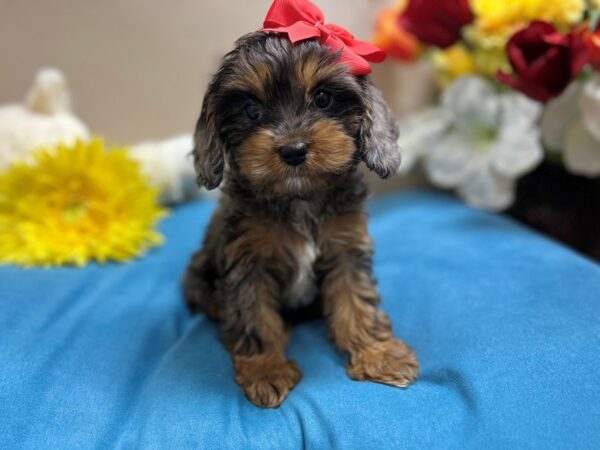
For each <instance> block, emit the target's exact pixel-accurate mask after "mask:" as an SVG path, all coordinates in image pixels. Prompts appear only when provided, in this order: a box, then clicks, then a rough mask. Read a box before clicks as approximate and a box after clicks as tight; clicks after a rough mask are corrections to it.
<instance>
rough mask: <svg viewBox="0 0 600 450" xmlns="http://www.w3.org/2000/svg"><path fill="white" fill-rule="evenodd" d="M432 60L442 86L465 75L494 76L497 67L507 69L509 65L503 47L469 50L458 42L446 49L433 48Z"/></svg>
mask: <svg viewBox="0 0 600 450" xmlns="http://www.w3.org/2000/svg"><path fill="white" fill-rule="evenodd" d="M432 61H433V67H434V68H435V70H436V76H437V81H438V83H439V84H440V85H441V86H442V87H447V86H449V85H450V84H452V82H454V80H456V79H457V78H460V77H463V76H465V75H471V74H477V75H480V76H482V77H486V78H495V77H496V72H497V71H498V70H499V69H502V70H508V66H509V63H508V59H507V58H506V52H505V50H504V48H498V49H486V50H482V49H479V48H475V49H472V50H469V49H468V48H467V47H466V46H465V45H463V44H460V43H459V44H456V45H453V46H452V47H450V48H448V49H446V50H434V51H433V52H432Z"/></svg>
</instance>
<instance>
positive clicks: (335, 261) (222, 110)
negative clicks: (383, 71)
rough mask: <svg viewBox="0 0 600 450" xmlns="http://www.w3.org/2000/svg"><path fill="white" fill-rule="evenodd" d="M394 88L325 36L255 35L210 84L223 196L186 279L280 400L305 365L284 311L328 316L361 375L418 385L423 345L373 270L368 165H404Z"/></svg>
mask: <svg viewBox="0 0 600 450" xmlns="http://www.w3.org/2000/svg"><path fill="white" fill-rule="evenodd" d="M396 130H397V127H396V124H395V122H394V119H393V118H392V116H391V113H390V111H389V108H388V107H387V105H386V104H385V102H384V100H383V98H382V96H381V93H380V92H379V91H378V90H377V89H376V88H375V87H374V86H373V85H372V84H371V82H370V81H369V79H368V77H366V76H356V75H354V74H353V73H351V71H350V70H349V68H348V66H347V65H345V64H342V63H341V62H340V60H339V53H335V52H331V51H329V50H328V49H327V48H326V47H325V46H323V45H321V43H320V42H318V41H315V40H304V41H302V42H299V43H296V44H292V43H291V42H290V41H289V40H288V39H286V38H285V37H282V36H279V35H276V34H270V33H265V32H256V33H251V34H249V35H246V36H244V37H242V38H241V39H240V40H239V41H238V42H237V43H236V46H235V49H234V50H233V51H231V52H230V53H229V54H227V55H226V56H225V58H224V60H223V63H222V66H221V68H220V69H219V70H218V72H217V74H216V75H215V76H214V78H213V80H212V81H211V83H210V85H209V87H208V91H207V93H206V96H205V98H204V103H203V107H202V112H201V115H200V118H199V120H198V124H197V128H196V132H195V150H194V157H195V167H196V170H197V174H198V181H199V183H200V184H201V185H203V186H205V187H206V188H208V189H214V188H216V187H217V186H219V185H220V184H221V182H222V181H223V180H224V183H223V186H222V192H223V195H222V198H221V200H220V205H219V208H218V210H217V211H216V213H215V214H214V217H213V218H212V221H211V223H210V225H209V227H208V230H207V233H206V237H205V240H204V244H203V247H202V249H201V250H200V251H198V252H197V253H196V254H195V255H194V256H193V257H192V261H191V263H190V266H189V269H188V272H187V275H186V279H185V295H186V297H187V301H188V302H189V304H190V305H191V306H192V307H193V308H196V309H200V310H202V311H203V312H205V313H206V314H207V315H208V316H209V317H211V318H214V319H218V320H219V321H220V322H221V326H222V336H223V341H224V344H225V346H226V348H227V349H228V350H229V351H230V352H231V354H232V357H233V366H234V368H235V373H236V381H237V383H238V384H239V385H240V386H241V388H242V390H243V391H244V393H245V394H246V396H247V397H248V399H249V400H250V401H251V402H252V403H254V404H255V405H258V406H261V407H277V406H279V405H280V404H281V403H282V402H283V400H284V399H285V398H286V396H287V395H288V394H289V393H290V390H291V389H292V388H293V387H294V386H295V385H296V384H297V383H298V382H299V381H300V379H301V377H302V375H301V372H300V370H299V369H298V367H297V365H296V364H295V363H294V362H293V361H290V360H287V359H286V356H285V345H286V340H287V335H288V332H287V329H286V322H285V321H284V318H283V316H282V314H285V312H287V311H293V310H299V309H302V308H306V307H312V308H313V309H317V310H318V311H320V313H321V314H323V315H324V316H325V317H327V319H328V320H329V326H330V334H331V338H332V339H333V341H334V342H335V344H336V346H337V347H338V348H339V350H341V351H343V352H347V353H348V354H349V357H350V358H349V364H348V367H347V372H348V375H349V376H350V377H351V378H353V379H355V380H369V381H374V382H379V383H385V384H389V385H392V386H407V385H408V384H409V383H411V382H412V381H413V380H414V379H415V377H416V376H417V372H418V362H417V358H416V357H415V354H414V353H413V351H412V350H411V349H410V348H409V347H408V346H407V345H406V344H404V343H403V342H402V341H401V340H399V339H395V338H394V337H393V335H392V328H391V326H390V321H389V319H388V317H387V316H386V314H385V313H384V312H383V311H382V310H381V309H379V308H378V304H379V302H380V299H379V295H378V293H377V289H376V284H375V280H374V278H373V273H372V257H373V247H372V242H371V239H370V238H369V235H368V233H367V216H366V214H365V212H364V211H363V206H364V203H365V199H366V196H367V188H366V186H365V183H364V182H363V180H362V178H361V175H360V174H359V173H358V172H357V168H358V166H359V164H360V163H361V162H364V163H365V164H366V165H367V167H368V168H370V169H371V170H373V171H375V172H376V173H377V174H378V175H379V176H381V177H382V178H387V177H389V176H390V175H392V174H393V173H395V172H396V170H397V168H398V166H399V164H400V154H399V149H398V147H397V142H396V141H397V131H396Z"/></svg>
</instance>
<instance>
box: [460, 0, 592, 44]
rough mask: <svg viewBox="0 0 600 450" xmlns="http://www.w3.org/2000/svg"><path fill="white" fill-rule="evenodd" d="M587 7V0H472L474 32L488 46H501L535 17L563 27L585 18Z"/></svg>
mask: <svg viewBox="0 0 600 450" xmlns="http://www.w3.org/2000/svg"><path fill="white" fill-rule="evenodd" d="M594 1H599V0H594ZM585 7H586V4H585V0H502V1H499V0H471V8H472V9H473V12H474V14H475V17H476V19H475V23H474V24H473V26H472V27H471V31H470V35H471V37H472V38H474V40H475V41H476V42H478V43H479V44H480V45H481V44H482V42H483V44H484V45H483V46H484V47H489V46H497V45H501V44H504V43H505V42H506V40H507V39H508V38H509V37H510V36H511V35H512V34H513V33H514V32H515V31H516V30H517V29H519V28H521V27H523V26H525V25H527V24H528V23H529V22H531V21H533V20H544V21H546V22H552V23H554V24H555V25H557V26H558V27H559V28H564V27H566V26H568V25H573V24H575V23H577V22H579V21H580V20H581V19H582V17H583V13H584V12H585ZM485 44H487V45H485Z"/></svg>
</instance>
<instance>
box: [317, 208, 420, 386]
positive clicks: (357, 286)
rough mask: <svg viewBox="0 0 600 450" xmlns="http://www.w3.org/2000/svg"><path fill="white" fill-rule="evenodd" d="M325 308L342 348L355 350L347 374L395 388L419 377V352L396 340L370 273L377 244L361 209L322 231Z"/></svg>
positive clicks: (331, 328)
mask: <svg viewBox="0 0 600 450" xmlns="http://www.w3.org/2000/svg"><path fill="white" fill-rule="evenodd" d="M321 236H322V240H321V242H322V244H321V245H322V247H321V249H322V257H321V264H322V270H323V271H324V272H325V275H324V278H323V284H322V287H321V289H322V295H323V300H324V311H325V314H326V315H327V316H328V317H329V320H330V332H331V336H332V338H333V340H334V342H335V343H336V345H337V347H338V348H339V349H340V350H342V351H347V352H349V353H350V364H349V366H348V369H347V370H348V375H350V377H351V378H353V379H355V380H370V381H375V382H379V383H385V384H389V385H393V386H407V385H409V384H410V383H411V382H412V381H414V379H415V378H416V377H417V374H418V370H419V363H418V361H417V358H416V356H415V354H414V352H413V351H412V350H411V349H410V348H409V347H408V346H407V345H406V344H405V343H404V342H402V341H401V340H399V339H394V337H393V335H392V327H391V324H390V321H389V319H388V317H387V315H386V314H385V313H384V312H383V311H382V310H381V309H379V308H378V307H377V305H378V304H379V301H380V299H379V295H378V293H377V290H376V287H375V283H374V281H373V277H372V273H371V261H372V255H373V251H372V244H371V239H370V238H369V236H368V234H367V225H366V217H365V215H364V214H362V213H348V214H344V215H341V216H338V217H336V218H334V219H332V220H330V221H329V222H328V223H326V224H325V225H324V227H323V229H322V235H321Z"/></svg>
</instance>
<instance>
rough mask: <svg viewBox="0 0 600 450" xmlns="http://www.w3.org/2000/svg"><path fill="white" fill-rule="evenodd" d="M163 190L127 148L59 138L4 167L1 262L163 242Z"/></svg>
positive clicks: (67, 261)
mask: <svg viewBox="0 0 600 450" xmlns="http://www.w3.org/2000/svg"><path fill="white" fill-rule="evenodd" d="M157 196H158V192H157V191H156V190H154V189H152V188H150V187H149V185H148V181H147V180H146V179H145V178H144V177H143V176H142V174H141V172H140V169H139V166H138V164H137V163H136V162H134V161H133V160H131V159H130V158H129V157H128V155H127V153H126V151H125V150H124V149H110V150H109V151H106V150H105V148H104V144H103V142H102V141H101V140H98V139H94V140H91V141H89V142H84V141H78V142H77V143H75V144H74V145H73V146H70V147H68V146H65V145H58V146H56V147H55V148H50V149H42V150H39V151H38V152H36V153H35V154H34V158H33V162H32V163H31V164H27V163H24V162H20V163H16V164H15V165H13V166H12V167H11V168H9V169H8V170H7V171H6V172H4V173H2V174H0V264H17V265H21V266H26V267H30V266H53V265H77V266H82V265H84V264H86V263H88V262H90V261H97V262H99V263H105V262H106V261H109V260H112V261H119V262H122V261H126V260H128V259H131V258H134V257H136V256H139V255H141V254H143V253H144V252H145V251H146V250H147V249H148V248H149V247H152V246H155V245H158V244H160V243H161V242H162V236H161V235H160V234H159V233H157V232H156V231H155V230H154V229H153V227H154V225H155V224H156V223H157V221H158V220H159V219H160V218H161V217H163V216H164V215H165V210H163V209H162V208H160V207H159V206H158V205H157Z"/></svg>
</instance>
